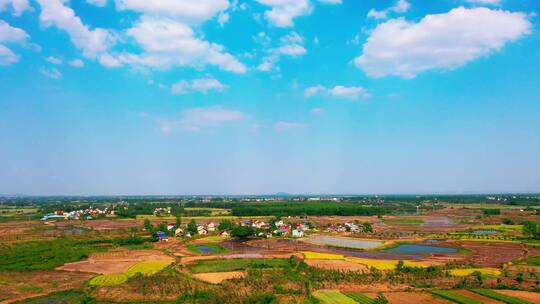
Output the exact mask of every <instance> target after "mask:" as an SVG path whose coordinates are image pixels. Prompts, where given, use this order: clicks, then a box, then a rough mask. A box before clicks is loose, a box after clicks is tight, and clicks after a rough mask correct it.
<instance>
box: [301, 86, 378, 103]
mask: <svg viewBox="0 0 540 304" xmlns="http://www.w3.org/2000/svg"><path fill="white" fill-rule="evenodd" d="M319 94H328V95H330V96H333V97H338V98H347V99H351V100H357V99H359V98H366V97H369V91H368V90H367V89H365V88H363V87H360V86H353V87H346V86H342V85H337V86H334V87H333V88H327V87H325V86H323V85H320V84H319V85H316V86H312V87H308V88H306V89H305V90H304V96H305V97H306V98H310V97H314V96H316V95H319Z"/></svg>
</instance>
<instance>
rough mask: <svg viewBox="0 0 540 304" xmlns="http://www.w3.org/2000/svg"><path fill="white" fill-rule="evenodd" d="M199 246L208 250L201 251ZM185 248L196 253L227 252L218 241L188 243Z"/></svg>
mask: <svg viewBox="0 0 540 304" xmlns="http://www.w3.org/2000/svg"><path fill="white" fill-rule="evenodd" d="M200 246H205V247H208V249H209V250H210V252H203V251H201V250H200V248H199V247H200ZM186 247H187V249H188V250H189V251H191V252H193V253H196V254H215V253H225V252H227V249H225V248H224V247H223V246H221V244H219V243H190V244H187V245H186Z"/></svg>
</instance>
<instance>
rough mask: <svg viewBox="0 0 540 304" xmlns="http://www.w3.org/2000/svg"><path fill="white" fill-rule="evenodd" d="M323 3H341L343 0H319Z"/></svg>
mask: <svg viewBox="0 0 540 304" xmlns="http://www.w3.org/2000/svg"><path fill="white" fill-rule="evenodd" d="M319 2H320V3H322V4H341V0H319Z"/></svg>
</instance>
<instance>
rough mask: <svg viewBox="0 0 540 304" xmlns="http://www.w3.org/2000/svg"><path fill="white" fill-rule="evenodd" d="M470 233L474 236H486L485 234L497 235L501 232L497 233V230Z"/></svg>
mask: <svg viewBox="0 0 540 304" xmlns="http://www.w3.org/2000/svg"><path fill="white" fill-rule="evenodd" d="M471 233H472V234H476V235H486V234H497V233H501V232H500V231H498V230H475V231H473V232H471Z"/></svg>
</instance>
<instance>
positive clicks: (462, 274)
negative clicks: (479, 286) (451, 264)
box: [450, 268, 501, 277]
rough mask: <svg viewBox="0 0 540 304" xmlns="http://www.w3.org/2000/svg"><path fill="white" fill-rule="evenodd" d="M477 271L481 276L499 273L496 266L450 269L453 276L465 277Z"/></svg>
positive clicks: (495, 275) (493, 275) (498, 274)
mask: <svg viewBox="0 0 540 304" xmlns="http://www.w3.org/2000/svg"><path fill="white" fill-rule="evenodd" d="M476 271H479V272H480V273H481V274H482V276H483V277H498V276H500V275H501V271H500V270H499V269H496V268H463V269H452V270H450V275H452V276H455V277H467V276H470V275H471V274H473V272H476Z"/></svg>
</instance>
